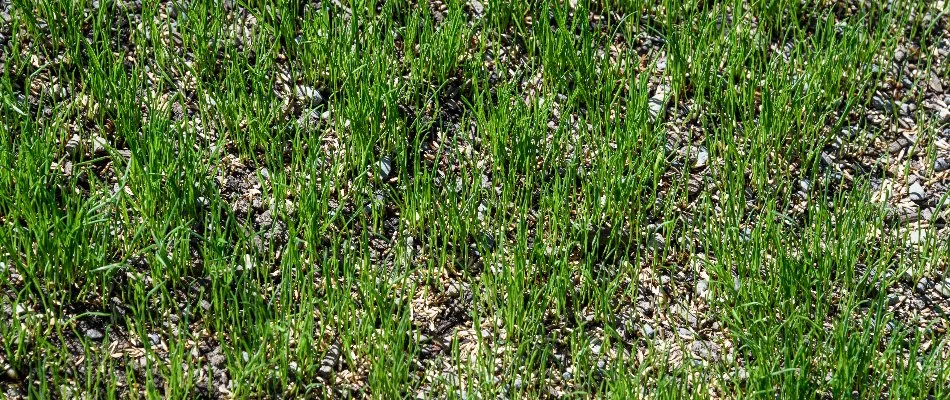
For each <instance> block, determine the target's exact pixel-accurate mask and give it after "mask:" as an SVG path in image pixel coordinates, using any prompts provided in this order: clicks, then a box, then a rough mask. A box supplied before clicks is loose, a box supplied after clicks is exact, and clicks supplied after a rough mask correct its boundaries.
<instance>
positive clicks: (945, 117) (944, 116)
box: [937, 108, 950, 123]
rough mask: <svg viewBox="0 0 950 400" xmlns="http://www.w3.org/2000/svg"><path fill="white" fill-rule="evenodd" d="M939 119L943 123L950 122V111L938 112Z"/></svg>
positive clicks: (944, 109)
mask: <svg viewBox="0 0 950 400" xmlns="http://www.w3.org/2000/svg"><path fill="white" fill-rule="evenodd" d="M937 118H938V119H939V120H940V122H943V123H947V122H950V110H948V109H946V108H941V109H940V110H938V111H937Z"/></svg>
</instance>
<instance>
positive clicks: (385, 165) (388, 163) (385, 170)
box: [379, 157, 393, 180]
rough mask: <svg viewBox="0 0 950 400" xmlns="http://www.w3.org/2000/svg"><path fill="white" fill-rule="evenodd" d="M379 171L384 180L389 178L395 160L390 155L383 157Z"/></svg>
mask: <svg viewBox="0 0 950 400" xmlns="http://www.w3.org/2000/svg"><path fill="white" fill-rule="evenodd" d="M379 172H380V176H379V177H380V178H382V179H383V180H386V179H389V177H390V175H392V172H393V161H392V160H391V159H390V158H389V157H383V159H382V160H379Z"/></svg>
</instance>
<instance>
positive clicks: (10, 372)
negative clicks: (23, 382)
mask: <svg viewBox="0 0 950 400" xmlns="http://www.w3.org/2000/svg"><path fill="white" fill-rule="evenodd" d="M3 375H4V376H5V377H6V378H7V379H9V380H11V381H14V382H16V381H19V380H20V374H18V373H17V372H16V370H15V369H13V368H7V369H6V371H3Z"/></svg>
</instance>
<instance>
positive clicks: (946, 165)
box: [934, 157, 950, 172]
mask: <svg viewBox="0 0 950 400" xmlns="http://www.w3.org/2000/svg"><path fill="white" fill-rule="evenodd" d="M948 169H950V160H948V159H946V158H943V157H941V158H938V159H937V160H936V161H934V171H935V172H943V171H946V170H948Z"/></svg>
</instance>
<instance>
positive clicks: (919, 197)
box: [907, 182, 927, 202]
mask: <svg viewBox="0 0 950 400" xmlns="http://www.w3.org/2000/svg"><path fill="white" fill-rule="evenodd" d="M907 195H908V196H910V199H911V200H912V201H915V202H921V201H924V200H926V199H927V193H926V192H924V187H923V186H921V185H920V182H914V183H913V184H912V185H910V188H909V189H907Z"/></svg>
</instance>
